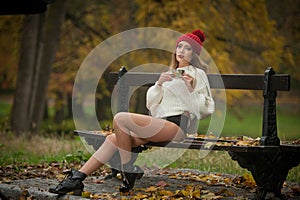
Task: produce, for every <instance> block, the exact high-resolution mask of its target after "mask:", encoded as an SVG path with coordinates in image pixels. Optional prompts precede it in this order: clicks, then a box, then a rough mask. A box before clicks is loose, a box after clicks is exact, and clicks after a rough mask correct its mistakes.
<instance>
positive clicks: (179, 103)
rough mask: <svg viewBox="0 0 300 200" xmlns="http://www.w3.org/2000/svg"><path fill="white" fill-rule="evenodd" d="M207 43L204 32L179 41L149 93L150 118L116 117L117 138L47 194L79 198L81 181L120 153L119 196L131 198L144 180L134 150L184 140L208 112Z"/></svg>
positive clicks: (121, 113) (138, 115)
mask: <svg viewBox="0 0 300 200" xmlns="http://www.w3.org/2000/svg"><path fill="white" fill-rule="evenodd" d="M204 40H205V36H204V33H203V32H202V31H201V30H196V31H193V32H192V33H187V34H184V35H182V36H181V37H179V38H178V40H177V42H176V50H175V52H174V53H173V56H172V62H171V66H170V71H169V72H164V73H162V74H161V75H160V77H159V79H158V81H157V82H156V83H155V85H154V86H152V87H151V88H149V90H148V92H147V103H146V104H147V108H148V109H149V110H150V112H151V116H149V115H141V114H135V113H125V112H120V113H117V114H116V115H115V117H114V120H113V126H114V130H115V131H114V132H115V133H114V134H111V135H109V136H107V138H106V140H105V141H104V143H103V144H102V146H101V147H100V148H99V149H98V150H97V151H96V152H95V153H94V154H93V156H92V157H91V158H90V159H89V160H88V161H87V162H86V163H85V165H84V166H83V167H82V168H81V169H80V170H79V171H77V170H74V169H73V170H72V171H71V172H70V173H69V175H68V176H67V177H66V178H65V179H64V180H63V181H62V182H61V183H59V185H58V186H56V188H50V189H49V191H50V192H52V193H56V194H66V193H68V192H71V191H73V192H74V194H75V195H81V192H82V191H83V188H84V185H83V183H82V181H83V180H84V179H85V178H86V176H87V175H90V174H91V173H92V172H94V171H95V170H97V169H99V167H101V166H102V165H104V164H105V163H106V162H108V161H109V160H110V158H111V157H112V155H113V154H114V153H115V151H117V150H118V151H119V154H120V158H121V163H122V169H121V170H122V177H123V184H124V186H122V187H120V188H119V190H120V192H128V191H130V190H131V189H132V188H133V187H134V183H135V181H136V179H137V178H140V177H141V176H142V175H143V170H142V169H141V168H139V167H138V166H135V165H133V164H132V163H130V159H131V149H132V147H137V146H141V145H143V144H146V143H148V142H166V141H172V140H173V141H174V140H175V141H180V140H183V139H184V138H185V133H187V129H188V125H189V122H190V120H192V119H197V120H199V119H201V118H202V117H203V115H202V113H201V108H203V106H205V97H206V96H207V95H208V91H207V87H206V86H207V84H208V81H207V77H206V73H205V72H206V71H207V65H205V64H203V63H202V62H201V61H200V59H199V57H198V56H199V54H200V51H201V49H202V42H203V41H204ZM197 122H198V121H197Z"/></svg>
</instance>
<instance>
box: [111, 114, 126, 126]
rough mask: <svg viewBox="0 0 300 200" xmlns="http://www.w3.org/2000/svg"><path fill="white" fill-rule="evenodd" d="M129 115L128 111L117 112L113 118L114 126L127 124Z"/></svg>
mask: <svg viewBox="0 0 300 200" xmlns="http://www.w3.org/2000/svg"><path fill="white" fill-rule="evenodd" d="M128 117H129V116H128V113H126V112H119V113H117V114H116V115H115V116H114V119H113V123H114V126H122V125H124V124H126V121H127V119H128Z"/></svg>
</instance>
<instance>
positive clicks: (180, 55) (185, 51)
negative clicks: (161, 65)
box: [176, 41, 193, 66]
mask: <svg viewBox="0 0 300 200" xmlns="http://www.w3.org/2000/svg"><path fill="white" fill-rule="evenodd" d="M192 55H193V49H192V46H191V45H190V44H189V43H188V42H186V41H181V42H179V43H178V45H177V47H176V60H177V61H178V62H179V66H186V65H189V64H190V63H191V60H192Z"/></svg>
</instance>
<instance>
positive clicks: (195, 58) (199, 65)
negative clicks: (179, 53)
mask: <svg viewBox="0 0 300 200" xmlns="http://www.w3.org/2000/svg"><path fill="white" fill-rule="evenodd" d="M191 65H192V66H194V67H196V68H199V69H202V70H203V71H204V72H205V73H207V72H208V69H209V67H208V65H207V64H206V63H205V62H203V61H202V60H201V59H200V57H199V56H198V55H196V54H195V53H194V52H193V55H192V60H191ZM177 67H178V61H177V59H176V50H175V51H174V52H173V54H172V58H171V64H170V68H171V69H176V68H177Z"/></svg>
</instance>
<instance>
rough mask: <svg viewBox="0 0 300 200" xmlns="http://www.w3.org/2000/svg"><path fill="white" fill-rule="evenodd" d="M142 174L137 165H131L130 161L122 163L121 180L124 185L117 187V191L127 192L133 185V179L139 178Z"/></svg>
mask: <svg viewBox="0 0 300 200" xmlns="http://www.w3.org/2000/svg"><path fill="white" fill-rule="evenodd" d="M143 175H144V171H143V170H142V169H141V168H140V167H139V166H136V165H132V163H127V164H125V165H123V171H122V179H123V180H122V181H123V184H124V185H123V186H122V187H120V188H119V191H120V192H129V191H130V190H131V189H132V188H133V187H134V183H135V181H136V180H137V179H141V178H142V176H143Z"/></svg>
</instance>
